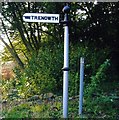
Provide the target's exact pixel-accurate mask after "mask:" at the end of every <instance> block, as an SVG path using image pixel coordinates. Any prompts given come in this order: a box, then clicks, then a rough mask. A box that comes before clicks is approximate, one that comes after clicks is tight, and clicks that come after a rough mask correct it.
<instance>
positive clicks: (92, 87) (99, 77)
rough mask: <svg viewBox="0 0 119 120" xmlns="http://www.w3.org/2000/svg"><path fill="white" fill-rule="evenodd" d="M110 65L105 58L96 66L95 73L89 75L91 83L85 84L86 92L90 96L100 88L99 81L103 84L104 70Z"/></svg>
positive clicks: (104, 78) (104, 79)
mask: <svg viewBox="0 0 119 120" xmlns="http://www.w3.org/2000/svg"><path fill="white" fill-rule="evenodd" d="M109 66H110V61H109V60H108V59H107V60H106V61H105V62H104V63H103V64H101V65H100V67H99V68H98V70H97V72H96V75H95V76H93V75H92V76H91V83H90V84H89V85H87V89H86V92H87V93H86V94H87V96H88V97H90V96H91V95H92V94H93V93H94V92H96V91H98V90H100V85H101V83H102V84H103V83H104V82H105V81H106V71H107V70H108V68H109Z"/></svg>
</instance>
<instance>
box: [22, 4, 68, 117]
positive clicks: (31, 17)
mask: <svg viewBox="0 0 119 120" xmlns="http://www.w3.org/2000/svg"><path fill="white" fill-rule="evenodd" d="M69 11H70V8H69V6H65V7H64V8H63V12H64V13H65V15H64V21H63V22H62V23H63V24H64V66H63V69H62V70H63V117H64V118H67V117H68V71H69V28H68V13H69ZM23 20H24V21H25V22H44V23H59V14H44V13H25V14H24V15H23Z"/></svg>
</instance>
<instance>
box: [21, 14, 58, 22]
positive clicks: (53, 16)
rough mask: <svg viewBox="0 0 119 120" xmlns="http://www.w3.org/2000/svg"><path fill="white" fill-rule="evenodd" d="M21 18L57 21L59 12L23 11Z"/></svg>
mask: <svg viewBox="0 0 119 120" xmlns="http://www.w3.org/2000/svg"><path fill="white" fill-rule="evenodd" d="M23 20H24V21H26V22H44V23H59V14H44V13H25V14H24V15H23Z"/></svg>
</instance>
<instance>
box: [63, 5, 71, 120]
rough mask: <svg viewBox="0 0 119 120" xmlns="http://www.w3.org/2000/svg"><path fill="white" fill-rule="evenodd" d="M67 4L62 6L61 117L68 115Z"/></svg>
mask: <svg viewBox="0 0 119 120" xmlns="http://www.w3.org/2000/svg"><path fill="white" fill-rule="evenodd" d="M69 11H70V8H69V6H65V7H64V8H63V12H64V13H65V15H64V67H63V118H67V117H68V71H69V28H68V13H69Z"/></svg>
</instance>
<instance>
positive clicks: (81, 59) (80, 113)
mask: <svg viewBox="0 0 119 120" xmlns="http://www.w3.org/2000/svg"><path fill="white" fill-rule="evenodd" d="M83 79H84V58H83V57H81V58H80V95H79V115H82V106H83V86H84V83H83Z"/></svg>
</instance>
